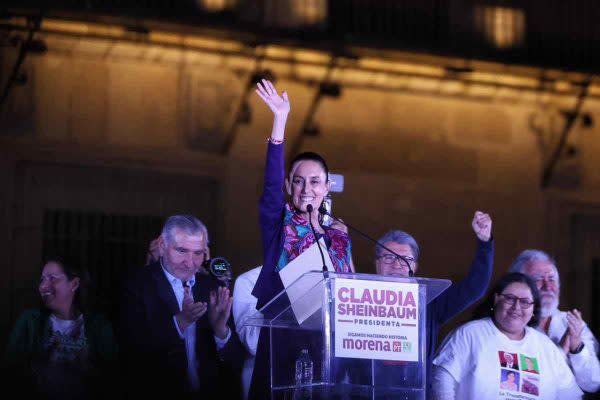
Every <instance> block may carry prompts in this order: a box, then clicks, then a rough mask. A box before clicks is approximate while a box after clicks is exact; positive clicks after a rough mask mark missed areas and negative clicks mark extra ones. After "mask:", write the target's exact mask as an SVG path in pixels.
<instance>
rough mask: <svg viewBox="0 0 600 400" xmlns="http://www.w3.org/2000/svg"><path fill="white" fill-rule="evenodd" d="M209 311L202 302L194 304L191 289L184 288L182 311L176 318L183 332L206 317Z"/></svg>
mask: <svg viewBox="0 0 600 400" xmlns="http://www.w3.org/2000/svg"><path fill="white" fill-rule="evenodd" d="M206 310H207V304H206V303H203V302H201V301H199V302H196V303H194V299H192V295H191V293H190V288H189V287H187V286H186V287H184V288H183V303H182V305H181V311H180V312H179V314H177V315H176V316H175V319H176V320H177V325H179V329H180V330H181V331H182V332H183V331H185V330H186V329H187V327H188V326H190V325H191V324H193V323H194V322H196V321H197V320H198V319H199V318H200V317H202V316H203V315H204V313H205V312H206Z"/></svg>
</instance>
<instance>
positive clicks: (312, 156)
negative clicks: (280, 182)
mask: <svg viewBox="0 0 600 400" xmlns="http://www.w3.org/2000/svg"><path fill="white" fill-rule="evenodd" d="M304 160H309V161H316V162H318V163H319V164H321V167H323V169H324V170H325V178H326V180H327V181H329V168H328V167H327V163H326V162H325V159H324V158H323V157H321V156H320V155H319V154H317V153H313V152H312V151H306V152H304V153H300V154H298V155H297V156H296V157H294V159H293V160H292V162H291V163H290V166H289V168H288V175H289V173H290V172H292V168H293V167H294V164H296V163H297V162H299V161H304Z"/></svg>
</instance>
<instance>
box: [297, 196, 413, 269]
mask: <svg viewBox="0 0 600 400" xmlns="http://www.w3.org/2000/svg"><path fill="white" fill-rule="evenodd" d="M311 208H312V207H311ZM306 209H308V207H306ZM318 211H319V212H320V213H321V214H323V215H327V216H329V217H331V218H333V219H334V220H336V221H338V222H339V223H341V224H344V225H346V226H347V227H348V228H350V229H352V230H353V231H354V232H356V233H358V234H359V235H360V236H362V237H363V238H365V239H367V240H369V241H371V242H373V243H375V244H376V245H377V246H379V247H382V248H384V249H386V250H387V251H389V252H390V253H392V254H393V255H395V256H396V257H398V258H400V259H401V260H402V261H403V262H405V263H406V266H407V267H408V276H409V277H411V278H412V277H413V276H414V275H415V273H414V272H413V270H412V268H411V267H410V263H409V262H408V260H407V259H406V257H404V256H401V255H400V254H398V253H396V252H395V251H393V250H390V249H389V248H388V247H386V246H384V245H383V243H380V242H379V241H378V240H375V239H373V238H372V237H371V236H369V235H367V234H366V233H363V232H362V231H361V230H360V229H358V228H355V227H353V226H352V225H350V224H348V223H346V222H344V221H340V219H339V218H337V217H334V216H333V215H331V213H329V212H328V211H327V209H326V208H325V206H324V205H323V204H321V206H320V207H319V210H318ZM311 227H312V225H311Z"/></svg>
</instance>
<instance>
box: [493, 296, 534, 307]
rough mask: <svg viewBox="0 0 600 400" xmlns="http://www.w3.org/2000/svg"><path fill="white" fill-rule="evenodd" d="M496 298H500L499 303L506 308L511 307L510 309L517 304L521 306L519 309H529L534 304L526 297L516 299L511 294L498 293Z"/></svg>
mask: <svg viewBox="0 0 600 400" xmlns="http://www.w3.org/2000/svg"><path fill="white" fill-rule="evenodd" d="M498 296H500V297H501V301H502V302H503V303H504V304H506V305H507V306H511V307H512V306H514V305H516V304H517V302H518V303H519V305H520V306H521V308H529V307H531V306H532V305H533V303H534V301H533V300H531V299H528V298H526V297H517V296H514V295H512V294H504V293H500V294H499V295H498Z"/></svg>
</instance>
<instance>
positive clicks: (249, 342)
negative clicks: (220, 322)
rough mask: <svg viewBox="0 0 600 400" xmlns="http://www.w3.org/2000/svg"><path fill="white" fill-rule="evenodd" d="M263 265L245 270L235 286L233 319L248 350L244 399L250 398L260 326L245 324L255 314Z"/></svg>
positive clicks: (244, 370) (244, 376)
mask: <svg viewBox="0 0 600 400" xmlns="http://www.w3.org/2000/svg"><path fill="white" fill-rule="evenodd" d="M261 269H262V266H260V267H256V268H253V269H251V270H250V271H247V272H244V273H243V274H241V275H240V276H238V278H237V279H236V280H235V284H234V286H233V319H234V321H235V327H236V329H237V333H238V336H239V338H240V341H241V342H242V344H243V345H244V347H245V348H246V350H247V351H248V354H247V357H246V359H245V361H244V367H243V369H242V390H243V393H244V399H247V398H248V390H249V389H250V382H251V380H252V371H253V370H254V360H255V358H256V346H257V344H258V335H259V333H260V328H259V327H256V326H244V322H245V321H246V319H247V318H248V317H249V316H251V315H253V314H255V313H256V312H257V311H256V303H257V299H256V297H254V296H252V289H254V285H255V284H256V281H257V280H258V275H259V274H260V270H261Z"/></svg>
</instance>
